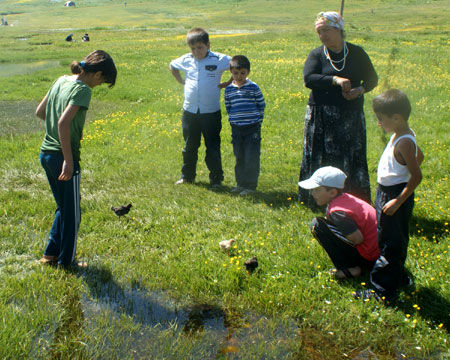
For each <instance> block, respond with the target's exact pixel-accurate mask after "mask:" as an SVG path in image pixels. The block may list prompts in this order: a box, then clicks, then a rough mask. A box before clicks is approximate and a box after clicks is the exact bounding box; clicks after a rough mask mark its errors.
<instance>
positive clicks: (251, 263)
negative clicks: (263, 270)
mask: <svg viewBox="0 0 450 360" xmlns="http://www.w3.org/2000/svg"><path fill="white" fill-rule="evenodd" d="M244 265H245V268H246V269H247V271H248V272H249V273H252V272H253V271H255V269H256V268H257V267H258V259H257V258H256V256H254V257H252V258H251V259H248V260H247V261H246V262H245V263H244Z"/></svg>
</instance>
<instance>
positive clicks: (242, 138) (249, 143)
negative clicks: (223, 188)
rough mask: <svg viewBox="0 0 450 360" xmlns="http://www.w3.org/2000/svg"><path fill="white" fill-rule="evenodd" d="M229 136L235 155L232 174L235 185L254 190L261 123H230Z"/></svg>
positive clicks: (256, 181) (256, 177) (258, 163)
mask: <svg viewBox="0 0 450 360" xmlns="http://www.w3.org/2000/svg"><path fill="white" fill-rule="evenodd" d="M231 137H232V140H231V143H232V144H233V152H234V156H235V157H236V165H235V166H234V175H235V177H236V183H237V186H240V187H243V188H246V189H251V190H255V189H256V186H257V185H258V177H259V171H260V155H261V123H256V124H250V125H244V126H238V125H231Z"/></svg>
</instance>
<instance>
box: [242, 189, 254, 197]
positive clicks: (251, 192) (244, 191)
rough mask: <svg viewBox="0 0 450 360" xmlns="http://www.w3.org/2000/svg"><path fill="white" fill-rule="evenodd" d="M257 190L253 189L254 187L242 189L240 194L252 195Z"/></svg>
mask: <svg viewBox="0 0 450 360" xmlns="http://www.w3.org/2000/svg"><path fill="white" fill-rule="evenodd" d="M255 192H256V190H252V189H244V190H242V191H241V192H240V193H239V195H241V196H247V195H252V194H254V193H255Z"/></svg>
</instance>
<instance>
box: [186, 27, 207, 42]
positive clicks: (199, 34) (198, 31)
mask: <svg viewBox="0 0 450 360" xmlns="http://www.w3.org/2000/svg"><path fill="white" fill-rule="evenodd" d="M186 42H187V43H188V45H194V44H195V43H198V42H201V43H203V44H205V45H208V43H209V34H208V33H207V31H206V30H205V29H203V28H193V29H191V30H189V31H188V33H187V35H186Z"/></svg>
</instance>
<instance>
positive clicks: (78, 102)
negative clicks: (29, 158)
mask: <svg viewBox="0 0 450 360" xmlns="http://www.w3.org/2000/svg"><path fill="white" fill-rule="evenodd" d="M71 71H72V74H73V75H72V76H61V77H60V78H59V79H57V80H56V81H55V82H54V83H53V85H52V87H51V88H50V90H49V91H48V93H47V95H46V96H45V97H44V98H43V99H42V101H41V103H40V104H39V105H38V107H37V109H36V115H37V116H38V117H40V118H41V119H43V120H45V137H44V141H43V143H42V146H41V155H40V158H41V164H42V167H43V168H44V170H45V173H46V175H47V179H48V182H49V184H50V188H51V190H52V192H53V196H54V198H55V201H56V205H57V209H56V212H55V219H54V221H53V225H52V228H51V230H50V234H49V240H48V244H47V247H46V249H45V251H44V256H43V257H42V258H41V260H40V261H41V263H43V264H58V265H61V266H64V267H68V266H70V265H72V264H73V261H74V259H75V250H76V244H77V233H78V228H79V226H80V220H81V219H80V216H81V213H80V165H79V161H80V142H81V139H82V136H83V126H84V122H85V118H86V111H87V109H88V107H89V102H90V100H91V89H92V88H94V87H95V86H98V85H101V84H103V83H108V84H110V87H112V86H114V84H115V82H116V76H117V70H116V67H115V65H114V61H113V60H112V58H111V57H110V56H109V55H108V54H107V53H106V52H104V51H102V50H96V51H94V52H92V53H90V54H89V55H88V56H87V57H86V58H85V59H84V60H83V61H80V62H78V61H74V62H73V63H72V65H71Z"/></svg>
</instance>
